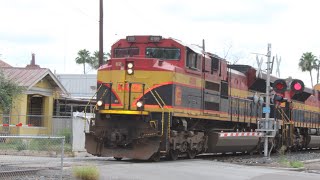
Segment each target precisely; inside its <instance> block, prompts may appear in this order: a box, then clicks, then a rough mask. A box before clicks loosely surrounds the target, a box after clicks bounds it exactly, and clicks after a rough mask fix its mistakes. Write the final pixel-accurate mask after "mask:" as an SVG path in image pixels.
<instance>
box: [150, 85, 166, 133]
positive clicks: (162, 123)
mask: <svg viewBox="0 0 320 180" xmlns="http://www.w3.org/2000/svg"><path fill="white" fill-rule="evenodd" d="M148 89H150V88H149V87H148ZM150 93H151V95H152V96H153V98H154V99H155V100H156V102H157V103H158V105H159V106H160V108H161V109H162V117H161V136H162V135H163V131H164V130H163V128H164V119H163V117H164V109H163V106H162V105H161V104H160V102H159V101H158V99H157V97H156V96H155V95H154V94H153V92H152V90H151V89H150Z"/></svg>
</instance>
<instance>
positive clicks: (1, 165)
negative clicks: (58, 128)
mask: <svg viewBox="0 0 320 180" xmlns="http://www.w3.org/2000/svg"><path fill="white" fill-rule="evenodd" d="M64 152H65V138H64V137H58V136H12V135H0V179H8V180H11V179H12V180H13V179H14V180H18V179H19V180H20V179H62V176H63V158H64Z"/></svg>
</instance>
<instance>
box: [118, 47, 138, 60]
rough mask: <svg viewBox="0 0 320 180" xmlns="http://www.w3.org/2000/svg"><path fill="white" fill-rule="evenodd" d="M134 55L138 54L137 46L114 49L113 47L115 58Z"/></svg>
mask: <svg viewBox="0 0 320 180" xmlns="http://www.w3.org/2000/svg"><path fill="white" fill-rule="evenodd" d="M135 55H139V48H116V49H114V57H115V58H122V57H132V56H135Z"/></svg>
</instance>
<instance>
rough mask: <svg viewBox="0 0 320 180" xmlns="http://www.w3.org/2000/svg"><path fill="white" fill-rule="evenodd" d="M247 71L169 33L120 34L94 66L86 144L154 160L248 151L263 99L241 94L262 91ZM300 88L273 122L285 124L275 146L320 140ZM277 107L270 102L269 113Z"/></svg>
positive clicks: (309, 101) (100, 151) (312, 105)
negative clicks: (92, 106)
mask: <svg viewBox="0 0 320 180" xmlns="http://www.w3.org/2000/svg"><path fill="white" fill-rule="evenodd" d="M255 72H256V70H255V69H254V68H252V67H250V66H246V65H228V63H227V61H226V60H224V59H223V58H220V57H219V56H217V55H214V54H211V53H208V52H204V50H203V49H202V48H200V47H198V46H195V45H187V44H185V43H183V42H181V41H179V40H176V39H172V38H168V39H165V38H162V37H161V36H127V37H126V39H120V40H119V41H118V42H116V43H115V44H113V46H112V50H111V59H110V60H109V61H108V63H107V64H106V65H103V66H101V67H100V68H99V70H98V78H97V79H98V82H97V98H96V101H97V105H96V112H95V115H96V116H95V118H94V119H92V120H91V121H90V131H89V132H87V133H86V149H87V151H88V152H89V153H91V154H93V155H97V156H113V157H115V158H116V159H118V160H119V159H122V158H124V157H127V158H134V159H143V160H146V159H152V160H155V161H157V160H159V158H160V157H161V156H167V157H168V158H170V159H173V160H175V159H177V158H178V156H187V157H189V158H194V157H195V156H196V155H197V154H200V153H204V152H237V151H253V150H256V149H257V147H259V145H260V143H261V138H260V136H261V134H260V133H257V132H256V129H257V123H258V121H259V119H261V118H263V114H262V107H263V103H260V104H259V103H255V102H254V101H253V100H251V99H248V98H247V97H248V96H252V95H253V94H255V93H264V92H265V88H266V87H265V79H263V78H257V77H256V76H255ZM274 81H275V78H272V79H271V82H272V83H273V82H274ZM303 93H304V94H303V95H301V96H303V98H301V97H300V96H299V97H298V101H297V103H290V107H293V109H292V108H291V109H290V112H287V114H288V113H289V114H290V119H288V116H286V117H287V119H286V120H281V123H280V126H282V127H287V126H285V125H286V124H289V125H288V128H286V130H283V132H282V130H280V132H279V135H278V136H277V137H278V140H277V143H278V144H284V143H287V144H286V145H288V142H287V141H283V139H285V138H286V139H287V138H288V136H290V138H291V140H290V142H289V146H294V147H297V145H296V144H297V140H296V139H299V141H298V142H301V143H300V144H299V147H307V145H308V143H307V140H308V138H309V141H310V142H311V141H312V142H316V143H318V142H319V140H320V138H319V137H320V136H319V134H320V132H319V127H320V121H319V100H318V94H316V95H314V93H312V92H311V90H308V89H307V88H305V90H304V92H303ZM294 100H295V99H294V98H293V101H294ZM287 102H289V101H287ZM290 102H292V101H290ZM281 108H282V107H281V106H272V109H273V110H272V111H273V112H276V109H281ZM287 109H288V108H287ZM279 112H283V111H279ZM285 113H286V112H283V114H285ZM283 114H281V113H278V114H276V113H275V115H274V118H275V119H281V117H284V116H283ZM281 115H282V116H281ZM291 115H292V116H291ZM278 116H279V118H278ZM305 118H310V119H312V120H310V121H306V120H305ZM292 120H294V121H295V122H299V123H296V124H295V123H292V122H293V121H292ZM287 122H288V123H287ZM282 129H284V128H282ZM298 129H299V130H298ZM282 134H284V135H282ZM311 134H312V135H313V136H314V137H312V138H311V139H310V135H311ZM301 136H302V137H303V138H302V140H301ZM319 146H320V144H319ZM319 146H317V147H319Z"/></svg>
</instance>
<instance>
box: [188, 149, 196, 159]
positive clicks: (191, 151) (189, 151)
mask: <svg viewBox="0 0 320 180" xmlns="http://www.w3.org/2000/svg"><path fill="white" fill-rule="evenodd" d="M196 155H197V151H195V150H188V151H187V157H188V158H189V159H194V158H195V157H196Z"/></svg>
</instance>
